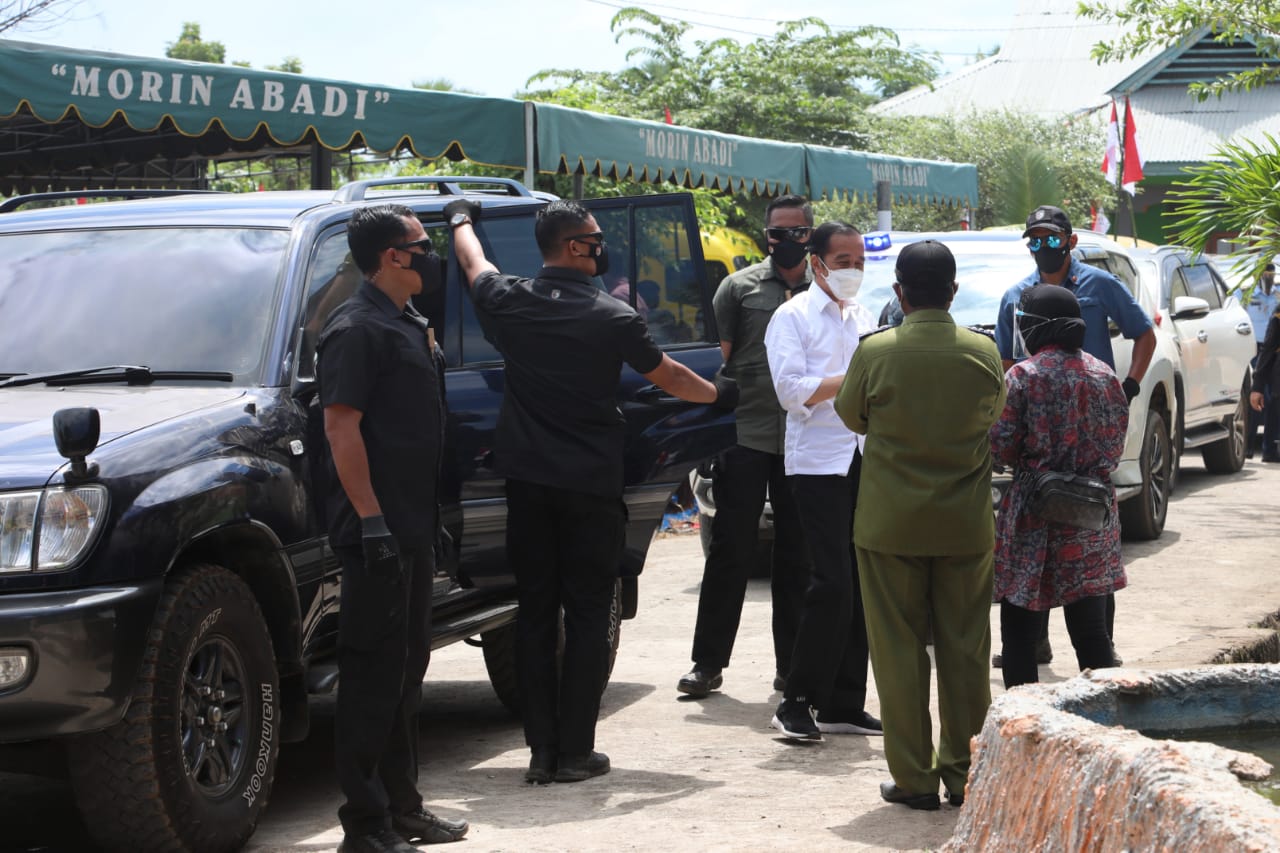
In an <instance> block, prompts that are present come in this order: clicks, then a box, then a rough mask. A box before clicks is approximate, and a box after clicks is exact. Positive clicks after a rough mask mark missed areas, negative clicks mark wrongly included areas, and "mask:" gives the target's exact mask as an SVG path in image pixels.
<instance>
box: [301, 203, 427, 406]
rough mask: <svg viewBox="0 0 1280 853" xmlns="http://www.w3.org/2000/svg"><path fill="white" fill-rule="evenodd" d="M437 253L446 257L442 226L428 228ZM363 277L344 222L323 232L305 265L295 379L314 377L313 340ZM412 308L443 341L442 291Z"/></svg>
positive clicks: (418, 300) (416, 299) (421, 297)
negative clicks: (350, 246) (349, 243)
mask: <svg viewBox="0 0 1280 853" xmlns="http://www.w3.org/2000/svg"><path fill="white" fill-rule="evenodd" d="M427 236H428V237H430V238H431V241H432V244H433V245H434V246H435V249H436V253H437V254H439V255H440V257H441V258H444V257H447V255H448V251H449V238H448V236H447V235H446V233H445V229H444V228H443V227H440V226H437V227H434V228H430V227H429V228H427ZM363 278H364V276H363V274H362V273H361V272H360V268H359V267H357V266H356V265H355V261H353V260H352V259H351V252H350V250H349V249H348V248H347V229H346V225H345V224H344V225H340V226H337V227H336V228H332V229H330V230H329V231H327V232H325V233H324V234H323V235H322V236H321V237H320V239H319V241H317V243H316V248H315V251H313V252H312V256H311V261H310V263H309V264H308V265H307V274H306V301H305V303H304V304H303V309H302V329H301V331H302V334H301V335H300V336H299V342H298V355H297V359H296V362H295V363H296V364H297V369H296V374H297V378H298V379H299V380H302V381H310V380H312V379H315V355H316V343H317V342H318V340H319V337H320V331H321V330H322V329H323V328H324V324H325V321H326V320H327V319H329V314H330V313H331V312H332V311H333V309H334V308H337V307H338V306H339V305H341V304H342V303H343V302H345V301H346V300H347V297H349V296H350V295H351V294H352V293H354V292H355V290H356V288H357V287H358V286H359V285H360V281H361V280H362V279H363ZM413 307H414V308H416V309H417V310H418V311H419V312H420V313H422V314H423V315H425V316H426V317H427V319H428V321H429V322H430V324H431V327H432V328H433V329H436V330H437V332H436V334H437V340H439V341H441V343H443V338H444V329H445V325H446V324H445V310H444V291H443V288H440V289H436V290H435V291H433V292H432V293H424V294H421V295H419V296H415V297H413Z"/></svg>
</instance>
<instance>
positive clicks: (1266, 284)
mask: <svg viewBox="0 0 1280 853" xmlns="http://www.w3.org/2000/svg"><path fill="white" fill-rule="evenodd" d="M1275 278H1276V265H1275V264H1267V266H1266V269H1265V271H1264V272H1263V273H1262V278H1260V279H1258V286H1257V287H1255V288H1254V289H1253V294H1252V295H1251V296H1250V297H1249V304H1248V305H1246V306H1245V310H1247V311H1248V312H1249V322H1251V323H1252V324H1253V336H1254V338H1255V339H1256V340H1257V342H1258V354H1257V355H1255V356H1254V357H1253V361H1252V364H1253V366H1254V367H1255V368H1256V367H1257V366H1258V357H1259V356H1261V355H1262V342H1263V340H1264V339H1265V338H1266V336H1267V323H1269V322H1271V315H1272V314H1274V313H1276V308H1277V307H1280V295H1278V294H1276V292H1275V290H1274V288H1275ZM1277 409H1280V407H1277V406H1275V405H1273V403H1272V401H1271V395H1270V394H1267V395H1266V396H1265V397H1264V399H1263V406H1262V411H1260V412H1259V411H1257V410H1255V409H1250V410H1249V445H1248V452H1247V455H1248V456H1249V457H1250V458H1252V457H1253V445H1254V442H1256V441H1257V438H1258V424H1262V425H1263V427H1262V461H1263V462H1280V457H1278V456H1277V455H1276V446H1275V439H1276V433H1277V431H1278V428H1280V411H1277Z"/></svg>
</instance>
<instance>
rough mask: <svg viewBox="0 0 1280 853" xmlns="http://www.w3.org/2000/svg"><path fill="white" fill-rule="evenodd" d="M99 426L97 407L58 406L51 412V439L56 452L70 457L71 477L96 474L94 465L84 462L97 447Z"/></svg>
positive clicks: (96, 468) (99, 419)
mask: <svg viewBox="0 0 1280 853" xmlns="http://www.w3.org/2000/svg"><path fill="white" fill-rule="evenodd" d="M100 429H101V418H100V416H99V415H98V410H97V409H92V408H77V409H59V410H58V411H56V412H54V413H53V442H54V444H56V445H57V446H58V453H60V454H61V455H63V456H65V457H66V458H67V459H70V460H71V476H72V477H74V478H75V479H77V480H83V479H86V478H88V477H92V476H94V475H95V474H97V473H98V466H97V465H86V464H85V457H86V456H88V455H89V454H90V453H92V452H93V451H94V450H96V449H97V448H98V435H99V432H100Z"/></svg>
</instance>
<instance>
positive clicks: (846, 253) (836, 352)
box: [764, 222, 882, 740]
mask: <svg viewBox="0 0 1280 853" xmlns="http://www.w3.org/2000/svg"><path fill="white" fill-rule="evenodd" d="M809 251H810V255H809V263H810V265H811V266H812V268H813V281H814V285H815V286H812V287H810V288H809V289H808V290H806V291H804V292H802V293H799V294H797V295H795V296H794V297H792V298H791V299H790V300H788V301H787V302H785V303H783V304H782V305H781V306H780V307H779V308H778V310H777V311H776V312H774V315H773V319H772V320H770V321H769V328H768V330H767V331H766V332H765V339H764V341H765V349H766V351H767V353H768V358H769V372H770V374H771V375H772V377H773V385H774V389H775V390H776V391H777V394H778V402H779V403H780V404H781V405H782V407H783V409H785V410H786V412H787V428H786V440H785V444H784V465H785V470H786V474H787V483H788V485H789V486H790V487H791V491H792V494H793V495H794V498H795V503H796V508H797V509H798V510H799V513H800V521H801V526H802V528H803V531H804V538H805V544H806V547H808V549H809V555H810V558H811V559H812V562H813V573H812V575H811V579H810V582H809V588H808V590H807V591H806V592H805V598H804V611H803V614H802V616H801V620H800V627H799V630H798V632H797V634H796V641H795V647H794V650H793V651H792V654H791V671H790V672H789V673H786V676H787V679H786V681H787V685H786V689H785V690H784V691H783V694H782V695H783V698H782V702H781V703H780V704H779V705H778V709H777V711H776V712H775V714H774V716H773V720H772V722H771V724H772V726H773V727H774V728H776V729H778V730H779V731H781V732H782V734H783V736H785V737H787V738H791V739H796V740H821V739H822V732H829V733H846V734H867V735H878V734H881V733H882V732H881V726H880V721H879V720H877V719H876V718H875V717H873V716H871V715H870V714H868V713H867V712H866V708H865V702H866V698H867V628H866V623H865V622H864V621H863V615H862V595H861V593H860V591H859V589H858V564H857V560H856V558H855V557H854V554H853V513H854V507H855V506H856V504H857V501H858V476H859V473H860V471H861V469H862V452H861V448H862V443H863V441H864V438H863V437H862V436H861V435H858V434H857V433H854V432H850V431H849V429H848V428H847V427H846V426H845V425H844V423H843V422H841V420H840V418H839V416H838V415H837V414H836V411H835V407H834V404H833V401H834V399H835V396H836V392H837V391H839V390H840V384H841V382H843V381H844V376H845V372H846V371H847V370H848V368H849V360H850V359H851V358H852V357H853V351H854V350H855V349H857V346H858V336H859V335H860V334H862V333H864V332H869V331H871V330H872V329H874V328H876V321H875V318H874V316H873V315H872V314H871V312H870V311H868V310H867V309H866V308H865V307H863V306H862V305H860V304H859V303H858V301H857V299H855V296H856V295H857V292H858V288H859V286H860V285H861V284H862V269H863V263H864V259H865V250H864V248H863V244H862V235H861V234H860V233H858V231H857V229H855V228H854V227H853V226H851V225H848V224H846V223H843V222H827V223H825V224H823V225H821V226H819V227H818V228H817V229H815V230H814V232H813V235H812V237H811V238H810V242H809ZM813 708H816V709H817V719H816V721H815V719H814V714H813V711H812V709H813Z"/></svg>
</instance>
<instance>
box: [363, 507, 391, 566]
mask: <svg viewBox="0 0 1280 853" xmlns="http://www.w3.org/2000/svg"><path fill="white" fill-rule="evenodd" d="M360 531H361V536H360V546H361V548H362V549H363V550H364V567H365V569H366V570H368V572H369V573H370V574H374V575H390V574H396V573H399V571H400V543H399V542H397V541H396V537H395V536H393V535H391V531H390V530H388V529H387V520H386V519H385V518H383V517H382V516H380V515H371V516H369V517H368V518H362V519H360Z"/></svg>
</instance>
